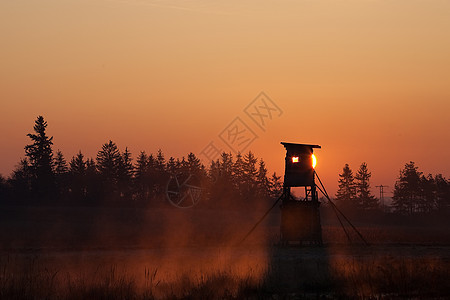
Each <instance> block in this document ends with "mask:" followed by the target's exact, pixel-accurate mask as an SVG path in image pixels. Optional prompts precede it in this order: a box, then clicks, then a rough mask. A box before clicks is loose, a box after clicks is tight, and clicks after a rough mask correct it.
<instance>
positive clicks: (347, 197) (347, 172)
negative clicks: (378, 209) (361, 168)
mask: <svg viewBox="0 0 450 300" xmlns="http://www.w3.org/2000/svg"><path fill="white" fill-rule="evenodd" d="M354 180H355V179H354V177H353V172H352V170H351V169H350V166H349V165H348V164H345V166H344V168H343V170H342V174H339V188H338V191H337V193H336V201H337V202H338V203H339V204H340V205H341V206H342V207H343V208H345V209H352V210H354V209H357V208H359V205H358V202H357V201H358V200H357V198H356V189H355V182H354Z"/></svg>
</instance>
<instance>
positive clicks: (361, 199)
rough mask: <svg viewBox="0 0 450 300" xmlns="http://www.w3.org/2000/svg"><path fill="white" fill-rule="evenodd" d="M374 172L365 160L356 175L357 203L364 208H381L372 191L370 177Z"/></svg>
mask: <svg viewBox="0 0 450 300" xmlns="http://www.w3.org/2000/svg"><path fill="white" fill-rule="evenodd" d="M371 176H372V174H371V173H370V172H369V169H368V168H367V164H366V163H365V162H363V163H362V164H361V166H360V167H359V169H358V171H357V172H356V175H355V180H356V182H355V186H356V201H355V203H357V204H358V206H359V207H360V208H361V209H363V210H372V211H373V210H376V209H378V208H379V203H378V199H376V198H375V197H374V196H373V195H372V194H371V192H370V177H371Z"/></svg>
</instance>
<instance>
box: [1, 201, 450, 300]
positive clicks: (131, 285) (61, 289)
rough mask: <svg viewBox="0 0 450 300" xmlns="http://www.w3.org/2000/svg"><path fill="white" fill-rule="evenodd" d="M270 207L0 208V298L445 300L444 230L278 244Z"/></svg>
mask: <svg viewBox="0 0 450 300" xmlns="http://www.w3.org/2000/svg"><path fill="white" fill-rule="evenodd" d="M262 213H263V211H253V212H248V211H227V210H222V211H215V210H200V209H194V210H180V209H176V208H173V209H172V208H164V209H149V210H141V209H123V208H102V209H101V208H80V207H76V208H73V207H64V208H33V207H29V208H24V207H21V208H18V207H2V208H1V212H0V226H1V230H0V299H30V298H35V299H64V298H65V299H155V298H156V299H176V298H179V299H181V298H194V299H223V298H236V299H242V298H250V299H253V298H254V299H301V298H325V299H335V298H342V299H347V298H385V299H391V298H430V299H434V298H436V299H445V298H449V297H450V230H449V228H448V227H446V226H419V225H418V226H401V225H397V226H393V225H389V226H388V225H385V224H384V225H383V224H373V223H372V224H369V223H367V224H365V223H363V222H359V223H357V224H355V225H357V227H358V228H359V229H360V231H361V233H362V234H363V235H364V236H365V237H366V239H367V240H368V241H369V242H370V243H371V246H369V247H367V246H364V245H363V244H361V243H353V244H349V243H348V242H347V241H346V239H345V235H344V234H343V231H342V230H341V229H340V228H339V226H337V225H336V224H335V223H336V222H334V221H333V220H327V219H325V220H323V221H324V222H323V223H324V224H326V225H324V228H323V233H324V241H325V245H324V246H323V247H302V248H298V247H297V248H294V247H281V246H278V245H277V241H278V232H279V217H280V216H279V213H278V211H277V210H276V209H275V210H274V212H273V213H272V214H270V215H269V217H268V218H267V219H266V220H265V221H264V222H263V223H262V224H261V226H260V227H258V228H257V230H256V231H255V232H254V233H253V234H252V235H250V237H249V238H248V239H247V240H245V241H244V242H243V243H239V241H240V240H241V239H242V238H243V236H245V234H246V233H247V231H248V230H249V229H250V228H251V227H252V226H253V224H254V223H255V222H256V221H257V220H258V218H259V217H260V216H261V215H262ZM354 240H355V241H356V238H355V239H354Z"/></svg>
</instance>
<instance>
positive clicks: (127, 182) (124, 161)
mask: <svg viewBox="0 0 450 300" xmlns="http://www.w3.org/2000/svg"><path fill="white" fill-rule="evenodd" d="M117 172H118V174H117V184H118V188H119V192H120V197H122V198H125V199H128V200H130V199H131V185H132V181H133V172H134V166H133V162H132V158H131V153H130V151H128V148H125V151H124V152H123V153H122V154H121V155H120V159H119V163H118V170H117Z"/></svg>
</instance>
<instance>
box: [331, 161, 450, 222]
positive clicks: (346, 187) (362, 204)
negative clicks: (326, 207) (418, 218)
mask: <svg viewBox="0 0 450 300" xmlns="http://www.w3.org/2000/svg"><path fill="white" fill-rule="evenodd" d="M370 177H371V172H369V170H368V167H367V164H366V163H362V164H361V166H360V167H359V169H358V171H357V172H356V174H355V175H354V174H353V171H352V170H351V168H350V166H349V165H348V164H346V165H345V166H344V168H343V170H342V173H341V174H339V187H338V191H337V193H336V197H335V200H336V203H337V205H338V206H340V207H341V208H342V209H344V210H346V211H350V212H377V211H381V210H383V207H381V203H380V199H377V198H376V197H375V196H373V195H372V194H371V192H370ZM390 209H392V212H393V213H396V214H400V215H406V216H415V215H429V214H433V213H439V214H444V215H445V214H449V213H450V181H449V180H447V179H446V178H445V177H444V176H442V174H437V175H432V174H428V175H426V176H425V175H424V174H423V173H422V172H420V171H419V168H418V167H417V166H416V165H415V163H414V162H412V161H411V162H409V163H406V164H405V167H404V168H403V169H402V170H400V174H399V177H398V180H397V181H396V182H395V186H394V195H393V197H392V204H391V207H390Z"/></svg>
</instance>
